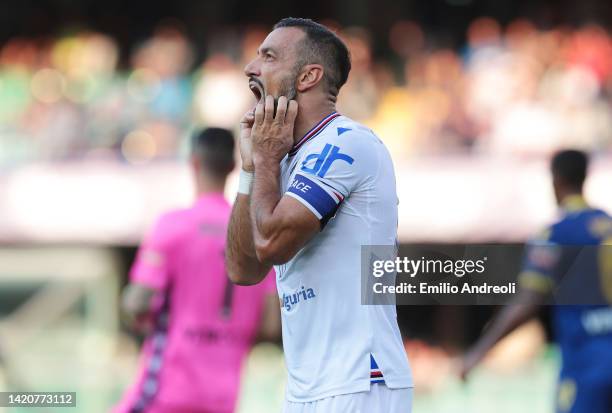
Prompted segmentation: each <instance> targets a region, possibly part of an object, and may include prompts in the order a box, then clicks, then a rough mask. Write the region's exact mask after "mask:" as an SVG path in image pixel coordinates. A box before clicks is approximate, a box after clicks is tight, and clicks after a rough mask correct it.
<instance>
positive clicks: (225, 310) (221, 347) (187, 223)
mask: <svg viewBox="0 0 612 413" xmlns="http://www.w3.org/2000/svg"><path fill="white" fill-rule="evenodd" d="M191 165H192V168H193V171H194V175H195V182H196V186H197V192H198V198H197V201H196V202H195V204H194V205H193V206H191V207H190V208H186V209H181V210H176V211H172V212H169V213H166V214H164V215H162V216H161V217H160V219H159V220H158V221H157V223H156V225H155V226H154V227H153V229H152V231H151V232H150V233H149V234H148V236H147V237H146V238H145V240H144V242H143V244H142V246H141V247H140V250H139V251H138V255H137V257H136V261H135V262H134V265H133V267H132V269H131V271H130V284H129V285H128V287H127V289H126V291H125V293H124V296H123V310H124V313H125V314H126V316H127V317H128V319H129V320H130V321H131V324H132V325H134V327H136V328H138V329H140V330H141V331H143V330H144V331H146V333H147V338H146V340H145V343H144V346H143V349H142V354H141V361H140V366H139V370H138V373H137V376H136V379H135V382H134V384H133V385H132V386H131V387H130V388H129V389H128V391H127V392H126V394H125V395H124V397H123V399H122V401H121V402H120V403H119V405H118V406H117V407H115V409H114V410H113V412H114V413H170V412H172V413H231V412H234V410H235V406H236V399H237V397H238V392H239V384H240V374H241V367H242V363H243V361H244V359H245V357H246V355H247V354H248V352H249V350H250V348H251V345H252V344H253V342H254V341H255V340H256V339H257V338H258V337H260V338H265V339H274V338H276V336H277V334H280V331H279V326H280V314H279V302H278V297H277V293H276V287H275V280H274V276H273V274H269V275H268V277H267V279H266V282H265V283H263V284H262V285H261V286H257V287H255V288H254V287H240V286H235V285H233V284H232V283H231V282H230V281H229V280H228V277H227V275H226V271H225V264H224V257H223V251H224V248H225V236H226V230H227V223H228V220H229V215H230V210H231V206H230V205H229V204H228V203H227V201H226V200H225V198H224V197H223V191H224V188H225V182H226V178H227V176H228V174H229V173H230V172H231V171H232V170H233V169H234V140H233V137H232V135H231V133H230V132H229V131H227V130H224V129H218V128H209V129H206V130H204V131H203V132H201V133H200V134H198V135H195V136H194V140H193V146H192V157H191Z"/></svg>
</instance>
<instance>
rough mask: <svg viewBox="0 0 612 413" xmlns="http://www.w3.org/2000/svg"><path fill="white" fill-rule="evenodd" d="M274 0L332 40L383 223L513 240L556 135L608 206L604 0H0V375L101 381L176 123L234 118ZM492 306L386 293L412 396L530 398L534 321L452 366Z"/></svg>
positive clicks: (122, 355)
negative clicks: (392, 196) (367, 133)
mask: <svg viewBox="0 0 612 413" xmlns="http://www.w3.org/2000/svg"><path fill="white" fill-rule="evenodd" d="M288 15H299V16H305V17H312V18H316V19H319V20H321V21H323V22H324V23H326V24H328V25H330V26H332V27H334V28H335V29H336V30H338V32H339V33H340V35H341V36H342V37H343V39H344V40H345V41H346V42H347V43H348V45H349V47H350V49H351V52H352V56H353V71H352V72H351V75H350V78H349V83H348V84H347V86H346V87H345V88H344V89H343V91H342V93H341V96H340V102H339V110H340V111H341V112H342V113H344V114H346V115H348V116H351V117H353V118H355V119H357V120H359V121H361V122H363V123H364V124H366V125H368V126H370V127H371V128H372V129H373V130H374V131H375V132H377V133H378V134H379V136H380V137H381V138H382V139H383V140H384V141H385V143H386V144H387V145H388V147H389V148H390V150H391V152H392V154H393V157H394V161H395V164H396V169H397V175H398V191H399V196H400V223H399V231H400V239H401V241H402V242H413V241H425V242H433V243H450V242H465V243H469V242H483V241H485V242H509V241H513V242H522V241H524V240H525V239H526V238H527V237H528V236H530V235H531V234H533V233H534V232H535V231H537V230H539V229H540V228H542V227H543V226H544V225H545V224H546V223H547V222H548V221H549V220H550V219H552V218H553V217H554V214H555V209H554V201H553V195H552V192H551V189H550V188H549V175H548V156H549V155H550V154H551V153H552V152H553V151H554V150H556V149H557V148H561V147H567V146H574V147H579V148H583V149H586V150H589V151H590V152H591V153H593V156H594V161H593V168H592V174H591V178H590V179H589V181H588V183H587V188H586V192H587V195H588V196H589V198H590V199H591V200H592V202H593V203H594V204H595V205H598V206H601V207H604V208H605V209H607V210H608V211H612V191H610V187H611V185H610V183H611V182H612V37H611V34H610V27H612V5H611V4H610V2H606V1H603V0H584V1H580V2H577V1H570V0H563V1H552V0H548V1H528V0H518V1H509V0H503V1H500V0H497V1H496V0H435V1H427V2H424V1H416V0H411V1H402V2H399V1H391V0H377V1H373V0H352V1H349V0H339V1H334V2H331V3H330V2H329V1H312V2H309V3H293V2H286V1H279V0H261V1H250V2H242V1H238V0H226V1H223V2H193V1H187V0H174V1H172V2H152V3H147V4H146V5H145V4H142V3H138V2H120V1H118V0H108V1H104V2H99V1H98V2H96V1H93V0H81V1H76V0H61V1H60V0H42V1H36V2H34V1H25V0H7V1H3V2H2V5H0V243H1V244H2V247H1V248H0V389H2V388H20V389H24V387H25V389H32V390H49V389H59V387H62V386H63V388H62V389H69V390H73V389H75V390H77V391H79V394H81V395H82V397H81V400H82V401H83V403H84V404H82V405H81V406H82V410H79V411H87V412H94V413H95V412H103V411H106V409H107V408H108V407H109V406H110V405H111V404H112V402H113V401H115V400H116V399H117V398H118V397H119V395H120V392H121V390H122V387H123V386H124V385H125V384H127V383H128V382H129V380H130V378H131V376H130V375H131V374H132V373H133V367H134V365H135V363H136V360H135V354H136V350H137V346H136V344H137V343H138V341H137V339H136V340H135V338H134V337H131V336H128V335H126V332H125V331H123V330H121V329H120V328H119V325H118V324H117V323H118V307H117V305H116V301H117V291H118V287H119V286H120V285H122V283H124V282H125V277H126V275H125V273H126V268H127V267H128V265H129V263H130V261H131V258H132V255H133V253H134V248H135V245H136V244H137V242H138V241H139V239H140V238H141V236H142V234H143V232H144V231H145V230H146V229H147V228H148V227H149V225H150V224H151V223H152V221H153V219H154V218H155V217H156V216H157V215H158V214H159V213H160V212H162V211H164V210H167V209H169V208H174V207H177V206H184V205H187V204H189V202H190V201H191V199H192V196H193V194H192V193H191V185H190V176H189V173H188V169H187V167H186V166H185V165H184V162H183V161H184V160H185V159H186V155H187V145H188V141H189V139H188V137H189V135H190V133H191V132H192V131H193V130H194V129H196V128H198V127H203V126H224V127H230V128H236V126H237V122H238V119H239V118H240V116H241V115H242V114H243V113H244V112H245V111H246V110H247V109H248V108H249V106H250V105H252V103H253V98H252V95H251V92H250V91H249V89H248V88H247V85H246V81H245V77H244V75H243V73H242V68H243V67H244V65H245V63H246V62H247V61H248V60H249V59H250V58H251V57H252V56H253V55H254V53H255V50H256V47H257V46H258V45H259V43H260V41H261V40H262V39H263V37H264V36H265V35H266V33H267V31H268V30H269V27H270V26H271V25H272V24H273V23H274V22H275V21H277V20H278V19H279V18H281V17H285V16H288ZM235 189H236V180H235V177H234V182H233V183H232V184H231V185H230V188H229V193H228V197H230V198H232V197H233V194H234V191H235ZM493 310H494V309H493V308H469V309H466V308H460V307H440V308H428V307H419V308H408V307H402V308H400V309H399V312H398V313H399V318H400V323H401V327H402V328H403V332H404V333H405V335H406V337H409V338H410V339H409V340H407V342H406V343H407V344H406V346H407V351H408V352H409V353H410V356H411V359H412V360H413V364H414V368H415V371H416V372H417V385H418V388H419V390H418V395H417V399H416V405H415V411H418V412H423V413H434V412H436V413H437V412H440V413H453V412H465V411H469V412H471V413H478V412H490V411H492V410H491V409H492V408H494V409H495V411H496V412H504V411H508V412H510V411H512V412H515V411H521V412H525V413H529V412H533V413H539V412H547V411H551V406H552V403H553V400H552V392H553V387H554V379H555V377H554V376H555V368H556V355H555V352H554V349H550V348H548V347H547V346H545V345H544V343H545V340H546V333H545V331H544V330H543V329H542V327H541V325H540V324H538V323H535V324H531V325H528V326H526V327H525V329H523V330H521V331H519V332H517V333H516V334H515V335H513V336H512V337H510V338H509V339H508V340H507V341H506V342H505V344H504V345H506V346H508V347H506V351H501V350H500V351H498V352H497V353H496V354H494V356H493V357H492V358H491V361H490V363H489V364H488V365H487V366H488V368H486V369H483V370H482V371H481V372H477V375H476V378H475V380H474V381H473V382H472V383H470V384H469V385H468V386H466V387H462V386H461V385H460V384H459V383H458V382H457V381H456V380H455V379H454V378H453V377H452V373H451V370H452V363H453V356H454V354H456V352H457V351H458V349H460V348H461V347H462V346H464V345H465V344H466V343H467V342H469V341H471V340H472V339H473V338H474V337H475V336H476V334H477V333H478V331H479V330H480V328H481V327H482V325H483V324H484V322H485V321H486V319H487V317H488V315H489V314H490V313H491V312H492V311H493ZM545 325H546V323H545ZM280 354H281V353H280V350H279V349H278V348H276V347H273V346H272V347H270V346H263V347H260V348H257V349H256V351H255V352H254V355H253V357H252V358H251V359H250V361H249V365H248V372H247V373H246V384H245V388H244V390H243V398H242V404H241V410H240V411H241V412H242V413H253V412H254V413H257V412H269V411H274V408H275V406H278V405H279V403H280V401H281V400H282V392H283V380H284V370H283V365H282V358H281V355H280ZM508 354H512V357H509V356H508ZM517 366H518V367H517ZM419 372H422V373H419ZM527 377H528V378H529V379H528V380H526V379H525V378H527ZM492 406H494V407H492ZM1 410H2V409H1V408H0V411H1ZM15 411H17V410H15Z"/></svg>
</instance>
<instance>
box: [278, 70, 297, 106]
mask: <svg viewBox="0 0 612 413" xmlns="http://www.w3.org/2000/svg"><path fill="white" fill-rule="evenodd" d="M296 77H297V74H296V73H292V74H291V75H290V76H287V77H286V78H285V79H283V81H282V82H281V86H280V91H279V95H278V97H280V96H285V97H286V98H287V100H292V99H295V98H296V97H297V91H296V90H295V79H296ZM278 97H275V98H274V101H275V102H278Z"/></svg>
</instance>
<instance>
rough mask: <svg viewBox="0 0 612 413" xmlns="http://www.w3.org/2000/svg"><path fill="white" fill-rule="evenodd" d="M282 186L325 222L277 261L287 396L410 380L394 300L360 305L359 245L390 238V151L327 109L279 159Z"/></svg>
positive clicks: (306, 397) (393, 225)
mask: <svg viewBox="0 0 612 413" xmlns="http://www.w3.org/2000/svg"><path fill="white" fill-rule="evenodd" d="M281 166H282V169H281V174H282V176H281V186H282V188H281V190H282V193H284V194H285V195H288V196H291V197H293V198H295V199H297V200H298V201H299V202H301V203H302V204H303V205H304V206H305V207H306V208H308V209H309V210H310V211H311V212H312V213H313V214H314V215H316V217H317V218H318V219H319V220H320V221H321V224H322V230H321V232H320V233H319V234H317V235H316V236H315V237H314V238H313V239H312V240H311V241H310V242H308V244H307V245H306V246H304V248H302V249H301V250H300V251H299V252H298V253H297V254H296V255H295V257H293V259H291V261H289V262H287V263H286V264H283V265H279V266H275V269H276V274H277V287H278V293H279V297H280V299H281V314H282V326H283V346H284V352H285V359H286V363H287V370H288V375H289V377H288V384H287V399H288V400H289V401H295V402H308V401H313V400H318V399H322V398H326V397H331V396H335V395H339V394H347V393H355V392H362V391H368V390H369V389H370V385H371V383H381V382H384V383H385V384H386V385H387V386H388V387H389V388H392V389H394V388H407V387H412V385H413V382H412V374H411V371H410V366H409V364H408V359H407V357H406V352H405V350H404V346H403V343H402V339H401V336H400V332H399V328H398V325H397V316H396V310H395V306H393V305H386V306H383V305H362V303H361V246H362V245H389V246H394V245H395V243H396V236H397V202H398V200H397V194H396V188H395V173H394V170H393V163H392V161H391V156H390V155H389V152H388V150H387V148H386V147H385V146H384V144H383V143H382V142H381V141H380V139H378V137H376V135H374V133H373V132H372V131H371V130H370V129H368V128H366V127H364V126H362V125H360V124H358V123H356V122H355V121H353V120H351V119H349V118H347V117H345V116H341V115H339V114H338V113H332V114H330V115H329V116H327V117H326V118H325V119H323V120H322V121H321V122H320V123H319V124H317V125H316V126H315V127H314V128H313V129H311V131H310V132H308V133H307V134H306V135H305V136H304V138H302V139H301V140H300V141H299V142H298V143H297V144H296V145H295V147H294V148H293V149H292V150H291V151H290V152H289V154H288V155H287V156H286V157H285V158H284V159H283V161H282V164H281Z"/></svg>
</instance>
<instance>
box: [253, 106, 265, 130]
mask: <svg viewBox="0 0 612 413" xmlns="http://www.w3.org/2000/svg"><path fill="white" fill-rule="evenodd" d="M263 120H264V104H263V103H262V102H258V103H257V106H255V123H256V124H258V125H261V124H262V123H263Z"/></svg>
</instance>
